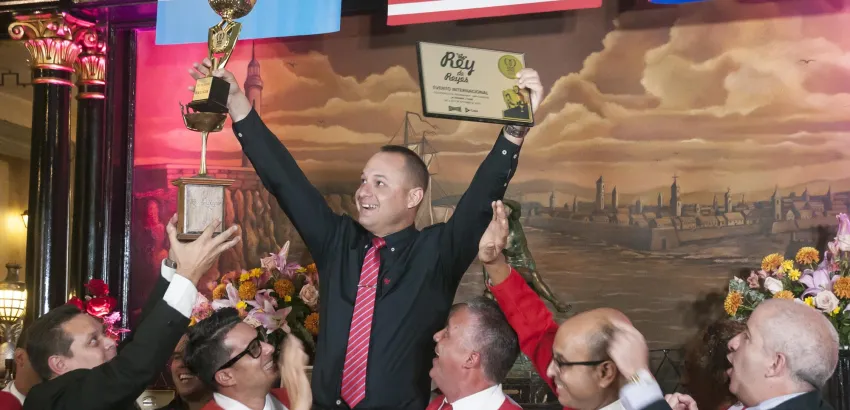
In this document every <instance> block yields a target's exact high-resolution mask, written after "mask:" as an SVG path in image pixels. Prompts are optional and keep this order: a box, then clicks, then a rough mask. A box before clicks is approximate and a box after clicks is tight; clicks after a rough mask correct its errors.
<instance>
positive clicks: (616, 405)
mask: <svg viewBox="0 0 850 410" xmlns="http://www.w3.org/2000/svg"><path fill="white" fill-rule="evenodd" d="M599 410H624V409H623V404H622V403H620V401H619V400H617V401H615V402H613V403H611V404H609V405H607V406H605V407H603V408H601V409H599Z"/></svg>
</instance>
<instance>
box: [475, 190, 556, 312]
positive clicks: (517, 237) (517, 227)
mask: <svg viewBox="0 0 850 410" xmlns="http://www.w3.org/2000/svg"><path fill="white" fill-rule="evenodd" d="M502 202H503V203H504V204H505V211H506V212H507V213H508V229H509V230H510V232H509V233H508V243H507V245H506V246H505V250H504V251H502V252H503V253H504V254H505V258H506V259H507V261H508V265H511V266H513V268H514V269H516V270H517V272H519V274H520V275H522V277H523V278H524V279H525V281H526V282H527V283H528V286H531V288H532V289H534V291H535V292H537V294H538V295H540V297H541V298H543V299H545V300H548V301H549V303H551V304H552V305H553V306H555V309H557V310H558V312H561V313H565V312H568V311H569V310H570V305H567V304H564V303H562V302H561V301H560V300H558V297H557V296H555V293H553V292H552V289H550V288H549V285H547V284H546V282H544V281H543V278H542V277H541V276H540V273H539V272H537V264H535V263H534V257H532V256H531V251H529V250H528V242H527V241H526V239H525V233H524V232H523V230H522V224H521V223H520V222H519V218H520V216H522V205H520V204H519V202H516V201H513V200H510V199H505V200H502ZM489 280H490V276H489V275H488V274H487V270H486V269H485V270H484V282H485V283H487V281H489ZM484 295H485V296H487V297H489V298H491V299H492V298H493V295H492V294H491V293H490V290H489V289H487V288H486V287H485V288H484Z"/></svg>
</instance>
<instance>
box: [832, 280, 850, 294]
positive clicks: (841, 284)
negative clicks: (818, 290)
mask: <svg viewBox="0 0 850 410" xmlns="http://www.w3.org/2000/svg"><path fill="white" fill-rule="evenodd" d="M832 293H835V296H838V297H840V298H841V299H850V278H848V277H842V278H838V280H837V281H835V284H834V285H833V287H832Z"/></svg>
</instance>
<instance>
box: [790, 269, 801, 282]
mask: <svg viewBox="0 0 850 410" xmlns="http://www.w3.org/2000/svg"><path fill="white" fill-rule="evenodd" d="M788 278H790V279H791V280H798V279H800V270H799V269H791V270H789V271H788Z"/></svg>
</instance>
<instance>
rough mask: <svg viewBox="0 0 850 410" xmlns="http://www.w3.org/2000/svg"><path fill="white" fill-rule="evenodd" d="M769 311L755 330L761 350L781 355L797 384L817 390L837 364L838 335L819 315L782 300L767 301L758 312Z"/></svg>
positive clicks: (816, 312)
mask: <svg viewBox="0 0 850 410" xmlns="http://www.w3.org/2000/svg"><path fill="white" fill-rule="evenodd" d="M767 306H769V307H770V308H771V309H770V310H769V311H768V312H769V313H768V314H767V315H764V316H762V317H764V318H765V320H764V321H762V323H760V324H759V325H758V326H759V327H760V328H761V331H762V333H763V338H764V343H765V346H764V347H765V348H766V349H770V350H772V351H773V352H776V353H782V354H784V355H785V358H786V363H787V366H788V370H789V371H790V372H791V376H792V377H793V378H794V379H795V380H796V381H798V382H802V383H805V384H807V385H811V386H812V387H814V388H816V389H821V388H823V386H824V385H825V384H826V382H827V381H828V380H829V378H830V377H832V374H833V373H834V372H835V367H836V365H837V364H838V332H837V331H836V330H835V327H834V326H832V323H830V322H829V319H827V318H826V317H825V316H824V315H823V313H821V312H820V311H818V310H815V309H813V308H811V307H810V306H808V305H804V304H800V303H796V302H793V301H791V300H785V299H768V300H766V301H764V302H762V303H761V305H759V308H763V307H767Z"/></svg>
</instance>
